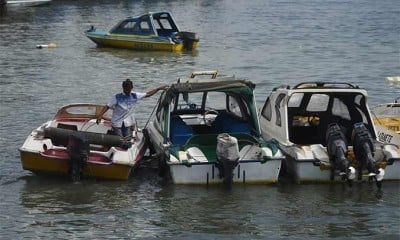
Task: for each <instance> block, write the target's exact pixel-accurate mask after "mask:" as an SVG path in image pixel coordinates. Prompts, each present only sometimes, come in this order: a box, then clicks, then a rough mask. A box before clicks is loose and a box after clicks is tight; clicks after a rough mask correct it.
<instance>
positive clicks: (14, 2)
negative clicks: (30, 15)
mask: <svg viewBox="0 0 400 240" xmlns="http://www.w3.org/2000/svg"><path fill="white" fill-rule="evenodd" d="M50 2H51V0H7V1H6V3H7V4H6V5H7V7H11V6H20V7H35V6H40V5H44V4H48V3H50Z"/></svg>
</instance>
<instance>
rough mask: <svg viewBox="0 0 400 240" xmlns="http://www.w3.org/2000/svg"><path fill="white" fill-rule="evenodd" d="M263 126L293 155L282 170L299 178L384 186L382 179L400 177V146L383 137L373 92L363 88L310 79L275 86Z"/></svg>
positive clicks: (268, 136) (264, 131)
mask: <svg viewBox="0 0 400 240" xmlns="http://www.w3.org/2000/svg"><path fill="white" fill-rule="evenodd" d="M260 125H261V132H262V136H263V137H264V138H265V139H266V140H272V139H274V140H275V141H277V142H279V146H280V149H281V150H282V151H283V152H284V153H285V154H286V156H287V158H286V160H285V161H284V164H283V170H284V171H282V173H284V174H285V175H286V176H288V177H291V178H293V179H294V180H295V181H297V182H327V181H332V180H347V181H348V182H349V183H351V182H352V181H353V180H354V179H355V178H356V177H357V179H358V180H361V179H363V178H366V177H367V178H369V179H371V178H375V179H376V180H377V183H378V184H379V185H380V184H381V180H382V179H387V180H389V179H390V180H399V179H400V149H399V147H398V146H396V145H393V144H385V143H382V142H379V141H378V140H377V134H376V131H375V126H374V124H373V121H372V118H371V114H370V111H369V108H368V105H367V92H366V91H365V90H363V89H360V88H358V87H357V86H353V85H351V84H347V83H323V82H310V83H300V84H298V85H297V86H295V87H293V88H291V87H289V86H280V87H277V88H274V89H273V90H272V92H271V94H270V95H269V96H268V98H267V99H266V101H265V104H264V106H263V108H262V111H261V115H260ZM360 166H361V167H360ZM385 172H386V174H385ZM389 173H390V174H389ZM392 173H393V174H392ZM338 175H340V177H337V176H338Z"/></svg>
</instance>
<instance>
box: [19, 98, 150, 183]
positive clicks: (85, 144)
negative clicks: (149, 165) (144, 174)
mask: <svg viewBox="0 0 400 240" xmlns="http://www.w3.org/2000/svg"><path fill="white" fill-rule="evenodd" d="M103 107H104V106H101V105H95V104H70V105H67V106H64V107H62V108H61V109H60V110H59V111H58V112H57V114H56V115H55V117H54V118H53V119H52V120H50V121H48V122H46V123H44V124H43V125H42V126H40V127H38V128H37V129H35V130H33V131H32V133H31V134H30V135H29V136H28V137H27V139H26V140H25V142H24V144H23V145H22V147H21V148H20V149H19V150H20V153H21V162H22V167H23V168H24V169H25V170H30V171H32V172H35V173H46V174H50V175H64V176H68V175H70V177H71V179H72V180H73V181H79V179H80V178H81V176H82V177H90V178H104V179H116V180H125V179H127V178H128V177H129V175H130V173H131V170H132V168H133V167H135V166H137V164H138V163H139V162H140V161H141V159H142V157H143V156H144V154H145V151H146V149H147V145H146V144H145V139H144V137H143V134H142V131H141V130H140V129H135V130H133V135H132V136H135V137H134V139H132V140H125V139H122V138H120V137H119V136H116V135H113V134H112V132H111V122H110V120H109V119H110V116H111V112H112V110H109V111H107V112H106V113H105V114H104V115H103V119H102V121H101V122H100V123H99V124H97V123H96V119H97V118H96V116H97V115H98V113H100V112H101V110H102V109H103Z"/></svg>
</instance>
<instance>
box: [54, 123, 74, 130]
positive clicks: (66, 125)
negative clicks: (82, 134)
mask: <svg viewBox="0 0 400 240" xmlns="http://www.w3.org/2000/svg"><path fill="white" fill-rule="evenodd" d="M57 128H62V129H68V130H74V131H78V127H77V126H76V125H70V124H65V123H58V124H57Z"/></svg>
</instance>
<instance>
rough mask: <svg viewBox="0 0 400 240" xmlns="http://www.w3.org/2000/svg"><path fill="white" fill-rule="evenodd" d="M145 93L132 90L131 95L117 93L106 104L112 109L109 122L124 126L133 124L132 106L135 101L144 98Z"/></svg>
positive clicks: (114, 125)
mask: <svg viewBox="0 0 400 240" xmlns="http://www.w3.org/2000/svg"><path fill="white" fill-rule="evenodd" d="M145 96H146V93H141V92H133V93H131V95H129V96H126V95H125V94H124V93H118V94H116V95H115V96H114V97H113V98H111V100H110V102H109V103H108V104H107V106H108V107H110V108H111V109H113V114H112V117H111V124H112V126H113V127H118V128H120V127H122V123H124V126H125V127H130V126H133V125H135V115H134V109H133V106H134V105H135V103H136V102H137V101H138V100H140V99H142V98H144V97H145Z"/></svg>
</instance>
